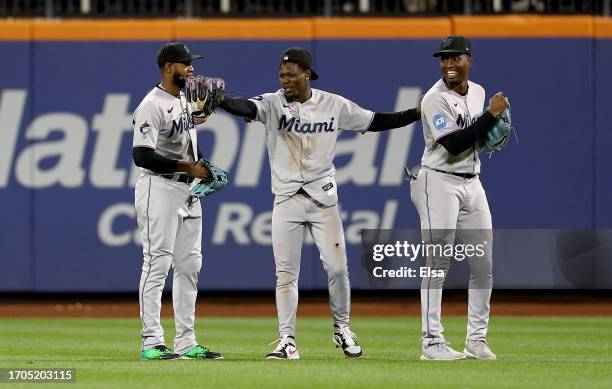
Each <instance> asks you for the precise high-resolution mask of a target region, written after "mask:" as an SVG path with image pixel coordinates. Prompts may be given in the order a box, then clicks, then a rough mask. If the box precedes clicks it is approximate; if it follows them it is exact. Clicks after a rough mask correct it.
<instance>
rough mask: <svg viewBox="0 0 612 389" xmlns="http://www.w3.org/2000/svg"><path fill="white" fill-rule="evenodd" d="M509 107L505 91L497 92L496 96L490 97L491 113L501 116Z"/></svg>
mask: <svg viewBox="0 0 612 389" xmlns="http://www.w3.org/2000/svg"><path fill="white" fill-rule="evenodd" d="M506 108H508V101H507V100H506V96H504V93H503V92H497V93H496V94H495V96H493V97H491V98H490V99H489V108H488V111H489V112H490V113H491V115H493V116H495V117H499V115H501V114H502V112H504V111H505V110H506Z"/></svg>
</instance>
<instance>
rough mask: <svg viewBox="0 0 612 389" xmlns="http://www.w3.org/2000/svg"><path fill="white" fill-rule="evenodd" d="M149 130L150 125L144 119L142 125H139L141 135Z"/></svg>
mask: <svg viewBox="0 0 612 389" xmlns="http://www.w3.org/2000/svg"><path fill="white" fill-rule="evenodd" d="M149 131H151V125H150V124H149V122H147V121H145V122H144V123H143V124H142V126H140V133H141V134H142V135H144V134H146V133H147V132H149Z"/></svg>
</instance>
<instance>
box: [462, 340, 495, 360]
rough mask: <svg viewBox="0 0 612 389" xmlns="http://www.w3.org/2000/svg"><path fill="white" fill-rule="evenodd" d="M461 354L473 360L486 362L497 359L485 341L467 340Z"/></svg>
mask: <svg viewBox="0 0 612 389" xmlns="http://www.w3.org/2000/svg"><path fill="white" fill-rule="evenodd" d="M463 353H464V354H465V355H467V357H468V358H473V359H484V360H488V361H494V360H496V359H497V356H496V355H495V353H494V352H493V351H491V349H490V348H489V345H488V344H487V341H486V340H468V341H467V342H466V343H465V348H464V349H463Z"/></svg>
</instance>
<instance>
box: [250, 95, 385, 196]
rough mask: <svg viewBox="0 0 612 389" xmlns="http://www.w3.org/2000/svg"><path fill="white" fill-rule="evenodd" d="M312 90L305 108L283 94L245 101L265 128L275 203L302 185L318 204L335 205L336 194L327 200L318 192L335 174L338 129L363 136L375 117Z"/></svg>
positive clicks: (345, 102)
mask: <svg viewBox="0 0 612 389" xmlns="http://www.w3.org/2000/svg"><path fill="white" fill-rule="evenodd" d="M311 90H312V96H311V97H310V99H308V100H306V101H305V102H304V103H297V102H289V101H287V99H286V98H285V94H284V93H283V91H282V89H279V90H278V91H276V92H275V93H266V94H263V95H260V96H256V97H253V98H251V99H250V100H251V101H252V102H253V103H255V105H256V106H257V118H256V120H257V121H260V122H262V123H263V124H264V125H265V127H266V146H267V148H268V155H269V158H270V169H271V170H272V192H273V193H274V194H275V195H276V196H277V198H276V201H277V202H279V201H282V200H283V199H286V198H287V197H288V196H291V195H293V194H294V193H296V192H297V191H298V190H299V189H300V188H301V187H302V186H304V189H305V190H306V191H308V193H309V194H310V195H311V196H313V197H314V198H316V199H317V201H321V202H322V203H323V204H326V203H328V202H329V203H335V201H337V197H336V196H335V194H334V195H333V196H330V195H329V194H328V193H325V191H324V190H323V189H322V188H324V187H328V184H329V183H331V182H332V181H333V176H334V174H335V172H336V170H335V168H334V165H333V158H334V154H335V149H336V139H337V137H338V134H339V133H340V131H341V130H349V131H359V132H363V131H365V130H367V129H368V127H369V125H370V122H371V121H372V118H373V117H374V112H372V111H369V110H367V109H364V108H361V107H360V106H358V105H357V104H355V103H354V102H352V101H350V100H348V99H346V98H344V97H342V96H339V95H335V94H333V93H329V92H325V91H322V90H319V89H311ZM309 183H313V184H312V185H308V184H309ZM330 188H334V185H333V184H332V186H331V187H330ZM334 193H335V192H334Z"/></svg>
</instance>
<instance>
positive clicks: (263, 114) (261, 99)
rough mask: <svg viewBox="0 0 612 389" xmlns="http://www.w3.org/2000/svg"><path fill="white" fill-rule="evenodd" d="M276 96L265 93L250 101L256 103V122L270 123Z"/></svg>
mask: <svg viewBox="0 0 612 389" xmlns="http://www.w3.org/2000/svg"><path fill="white" fill-rule="evenodd" d="M274 96H275V94H274V93H265V94H263V95H259V96H255V97H251V98H250V99H249V101H252V102H253V103H255V106H256V107H257V117H256V118H255V120H256V121H258V122H262V123H264V124H265V123H266V122H267V121H268V118H269V117H270V112H271V110H272V101H273V99H274Z"/></svg>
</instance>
